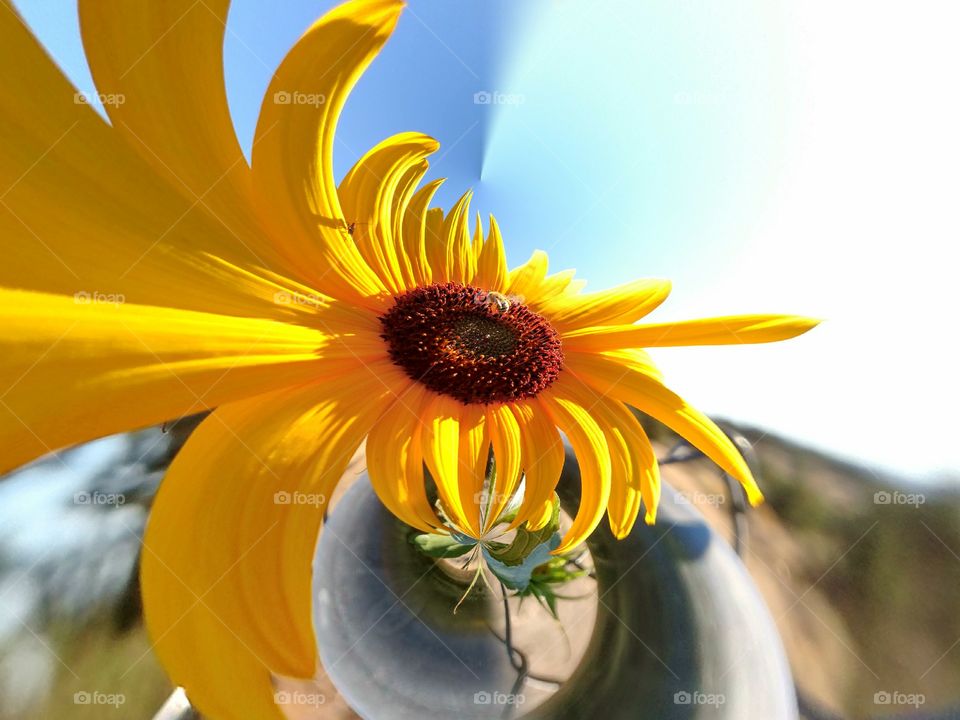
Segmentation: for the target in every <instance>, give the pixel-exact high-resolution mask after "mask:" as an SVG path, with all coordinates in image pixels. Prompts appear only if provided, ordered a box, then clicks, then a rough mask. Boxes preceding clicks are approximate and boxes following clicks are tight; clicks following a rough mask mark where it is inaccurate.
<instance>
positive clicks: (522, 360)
mask: <svg viewBox="0 0 960 720" xmlns="http://www.w3.org/2000/svg"><path fill="white" fill-rule="evenodd" d="M394 300H395V304H394V306H393V307H392V308H390V310H388V311H387V312H386V313H384V314H383V315H381V316H380V323H381V325H382V327H383V332H382V333H381V337H382V338H383V339H384V340H386V342H387V345H388V346H389V352H390V358H391V359H392V360H393V362H394V363H396V364H397V365H399V366H400V367H401V368H403V370H404V371H405V372H406V373H407V375H409V376H410V377H411V378H413V379H414V380H417V381H419V382H421V383H423V384H424V385H426V386H427V387H428V388H430V389H431V390H435V391H436V392H439V393H443V394H445V395H450V396H452V397H455V398H456V399H457V400H459V401H460V402H462V403H464V404H469V403H484V404H486V403H505V402H511V401H514V400H522V399H524V398H531V397H535V396H536V395H537V394H539V393H540V392H542V391H543V390H545V389H546V388H548V387H549V386H550V385H551V384H552V383H553V381H554V380H556V378H557V375H558V374H559V372H560V369H561V368H562V367H563V350H562V349H561V346H560V336H559V335H558V334H557V331H556V330H554V329H553V327H551V326H550V323H548V322H547V320H546V319H545V318H543V317H542V316H541V315H538V314H537V313H535V312H533V311H532V310H530V309H529V308H528V307H527V306H526V305H524V304H522V303H520V302H513V301H510V300H507V299H506V298H504V296H502V295H499V294H497V293H488V292H485V291H483V290H479V289H477V288H474V287H470V286H469V285H462V284H460V283H441V284H435V285H427V286H425V287H419V288H415V289H413V290H410V291H409V292H406V293H404V294H402V295H398V296H397V297H396V298H395V299H394Z"/></svg>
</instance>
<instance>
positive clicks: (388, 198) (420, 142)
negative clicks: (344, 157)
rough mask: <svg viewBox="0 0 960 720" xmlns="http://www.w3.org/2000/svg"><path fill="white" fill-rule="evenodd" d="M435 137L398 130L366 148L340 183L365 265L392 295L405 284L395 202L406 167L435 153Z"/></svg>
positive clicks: (345, 215) (343, 201)
mask: <svg viewBox="0 0 960 720" xmlns="http://www.w3.org/2000/svg"><path fill="white" fill-rule="evenodd" d="M438 147H439V144H438V143H437V141H436V140H434V139H433V138H431V137H428V136H427V135H423V134H421V133H412V132H408V133H400V134H398V135H394V136H392V137H390V138H387V139H386V140H384V141H383V142H381V143H380V144H378V145H377V146H375V147H374V148H372V149H371V150H369V151H368V152H367V153H366V154H365V155H364V156H363V157H362V158H360V160H358V161H357V163H356V164H355V165H354V166H353V168H352V169H351V170H350V172H348V173H347V175H346V177H344V179H343V181H342V182H341V183H340V188H339V190H338V193H339V196H340V204H341V205H342V207H343V214H344V217H346V219H347V222H348V223H349V224H350V225H351V226H352V227H353V233H352V235H353V240H354V242H356V244H357V247H358V248H359V249H360V254H361V255H363V258H364V259H365V260H366V261H367V264H368V265H369V266H370V267H371V268H373V269H374V271H376V273H377V275H378V276H379V278H380V280H381V281H382V282H383V284H384V285H386V287H387V289H388V290H390V292H391V293H393V294H396V293H398V292H400V291H402V290H404V289H406V288H407V287H408V282H407V278H406V277H405V274H404V268H403V266H402V264H401V261H402V260H405V259H406V257H405V253H403V251H402V245H401V243H400V238H395V237H394V216H393V214H394V200H395V196H396V194H397V191H398V188H399V186H400V182H401V180H403V179H404V177H405V176H406V175H407V174H408V172H409V170H410V169H411V168H416V167H418V166H421V165H422V164H423V161H424V160H425V158H426V157H427V156H428V155H430V154H431V153H433V152H436V150H437V148H438Z"/></svg>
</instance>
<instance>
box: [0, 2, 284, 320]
mask: <svg viewBox="0 0 960 720" xmlns="http://www.w3.org/2000/svg"><path fill="white" fill-rule="evenodd" d="M130 5H131V6H134V5H138V4H135V3H134V4H130ZM138 6H139V5H138ZM0 64H2V66H3V67H5V68H16V72H12V71H11V72H4V73H0V249H2V251H3V262H2V263H0V285H6V286H8V287H17V288H22V289H29V290H38V291H41V292H57V293H63V294H67V295H73V294H74V293H76V292H88V293H94V292H99V293H105V294H123V295H124V296H125V297H126V299H127V301H128V302H136V303H142V304H150V305H159V306H166V307H179V308H190V309H196V310H204V311H208V312H224V313H229V314H256V313H258V312H259V311H260V310H261V309H262V308H263V306H264V304H265V303H266V304H269V301H270V296H271V295H272V292H273V290H271V289H270V288H268V287H267V286H266V285H265V284H263V283H244V284H240V283H238V284H236V285H234V284H233V283H231V282H229V281H225V276H224V272H223V268H222V267H220V266H216V267H215V266H214V265H213V264H212V263H211V262H210V261H209V260H208V259H207V258H209V256H217V257H219V258H222V259H225V260H226V261H228V262H229V263H232V264H233V265H236V266H244V267H250V266H251V265H252V264H260V263H259V262H258V255H259V254H258V253H252V252H250V250H249V249H248V248H245V247H244V246H243V245H242V244H241V243H238V241H237V238H236V237H235V236H234V234H232V233H231V232H230V230H229V229H228V228H226V227H224V225H223V223H221V222H219V221H218V220H217V219H215V218H213V217H211V215H210V214H209V213H208V212H207V211H206V210H205V209H204V207H203V206H202V203H197V202H196V201H194V200H188V199H187V197H185V196H184V195H183V194H181V193H180V192H178V191H177V190H175V189H174V188H173V187H171V186H170V185H169V184H168V183H167V182H166V180H165V179H164V178H161V177H160V176H159V175H158V174H157V173H156V172H155V170H154V169H153V168H152V167H151V166H150V165H148V164H147V162H146V161H144V160H143V159H142V158H141V157H140V155H139V154H138V153H137V152H136V151H135V150H134V149H133V148H132V147H131V146H130V145H129V144H128V143H127V142H125V141H124V138H123V137H122V136H121V134H120V133H119V132H118V131H117V129H116V128H112V127H110V126H109V125H108V124H107V123H106V122H104V120H103V119H102V118H101V117H100V116H99V115H98V114H97V113H96V112H95V111H94V110H93V109H92V108H91V106H90V105H89V104H86V103H85V102H84V100H83V96H82V95H81V94H80V93H79V92H78V91H77V90H76V89H75V88H74V87H73V86H72V85H71V84H70V82H69V81H68V80H67V79H66V78H65V77H64V76H63V74H62V73H61V72H60V70H59V69H58V68H57V67H56V65H55V64H54V63H53V61H52V60H51V59H50V58H49V57H48V56H47V54H46V53H45V52H44V50H43V48H42V47H41V46H40V45H39V43H38V42H37V41H36V39H35V38H34V37H33V36H32V35H31V34H30V32H29V30H27V28H26V25H25V24H24V23H23V21H22V20H21V18H20V17H19V16H18V15H17V14H16V11H15V10H14V9H13V8H12V6H11V5H10V4H9V3H7V4H6V5H5V6H4V7H3V8H2V12H0ZM130 101H131V104H132V102H133V100H132V98H131V99H130Z"/></svg>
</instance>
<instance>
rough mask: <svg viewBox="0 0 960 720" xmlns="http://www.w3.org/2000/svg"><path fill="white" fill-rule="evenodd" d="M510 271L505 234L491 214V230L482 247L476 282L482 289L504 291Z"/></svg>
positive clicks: (478, 260)
mask: <svg viewBox="0 0 960 720" xmlns="http://www.w3.org/2000/svg"><path fill="white" fill-rule="evenodd" d="M509 275H510V272H509V270H508V269H507V257H506V254H505V252H504V249H503V236H502V235H501V234H500V227H499V226H498V225H497V221H496V219H495V218H494V217H493V215H491V216H490V231H489V232H488V233H487V239H486V241H485V242H484V243H483V247H482V248H481V249H480V256H479V257H478V258H477V273H476V275H475V276H474V280H473V282H474V284H475V285H476V286H477V287H478V288H480V289H482V290H491V291H493V292H503V290H504V289H505V288H506V284H507V278H508V277H509Z"/></svg>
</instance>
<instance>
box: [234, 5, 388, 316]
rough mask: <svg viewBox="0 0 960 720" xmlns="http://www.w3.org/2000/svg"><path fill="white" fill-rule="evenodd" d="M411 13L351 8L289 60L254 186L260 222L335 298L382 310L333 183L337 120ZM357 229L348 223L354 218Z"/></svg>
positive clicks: (257, 142)
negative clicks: (401, 20) (400, 22)
mask: <svg viewBox="0 0 960 720" xmlns="http://www.w3.org/2000/svg"><path fill="white" fill-rule="evenodd" d="M402 7H403V4H402V3H401V2H399V1H398V0H353V1H352V2H348V3H346V4H344V5H341V6H339V7H338V8H336V9H334V10H333V11H331V12H330V13H328V14H327V15H324V16H323V17H322V18H321V19H320V20H318V21H317V22H316V23H315V24H314V25H313V26H312V27H311V28H310V29H309V30H307V32H306V33H305V34H304V36H303V37H302V38H300V40H299V41H298V42H297V44H296V45H295V46H294V47H293V48H292V49H291V50H290V52H289V53H288V54H287V56H286V57H285V58H284V60H283V62H282V63H281V64H280V67H279V68H278V69H277V72H276V73H275V74H274V76H273V80H272V81H271V82H270V87H269V88H268V89H267V94H266V95H265V96H264V100H263V105H262V106H261V108H260V117H259V119H258V121H257V129H256V133H255V137H254V146H253V187H254V195H255V200H256V205H257V210H258V212H259V214H260V218H261V221H262V222H263V223H264V224H265V226H267V227H269V228H270V230H271V232H272V233H273V235H274V237H283V238H285V239H286V242H285V243H284V249H285V251H286V252H288V253H290V254H291V258H290V259H291V260H294V261H296V262H298V263H301V264H302V265H303V266H304V267H305V268H308V270H307V271H306V272H307V273H308V277H307V279H308V280H309V281H310V282H311V284H314V285H315V286H317V287H319V288H320V289H322V290H324V291H325V292H327V293H328V294H330V295H333V296H335V297H340V298H345V299H346V298H350V299H353V300H354V301H355V302H361V303H363V302H365V303H367V304H368V305H369V306H370V307H372V308H373V307H376V305H377V304H376V302H374V301H371V300H369V298H370V297H371V296H376V295H378V294H382V293H384V292H385V287H384V285H383V283H382V282H381V281H380V279H379V278H378V277H377V275H376V273H375V272H374V271H373V270H372V269H371V268H370V266H369V265H367V263H366V261H365V260H364V259H363V256H362V255H361V254H360V251H359V250H358V249H357V246H356V245H355V243H354V242H353V239H352V238H351V237H350V235H349V233H348V232H347V225H346V222H345V219H344V216H343V212H342V210H341V207H340V200H339V198H338V197H337V190H336V181H335V179H334V175H333V140H334V133H335V131H336V125H337V120H338V118H339V115H340V111H341V110H342V108H343V105H344V102H345V101H346V99H347V95H348V94H349V93H350V91H351V90H352V89H353V86H354V84H355V83H356V81H357V79H358V78H359V77H360V75H361V74H362V73H363V71H364V70H365V69H366V68H367V66H368V65H369V64H370V62H371V61H372V60H373V58H374V57H375V56H376V55H377V53H378V52H379V51H380V48H381V47H383V44H384V43H385V42H386V41H387V38H389V36H390V34H391V33H392V32H393V28H394V27H395V26H396V23H397V19H398V18H399V16H400V11H401V9H402ZM347 220H349V218H348V219H347Z"/></svg>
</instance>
